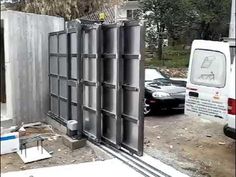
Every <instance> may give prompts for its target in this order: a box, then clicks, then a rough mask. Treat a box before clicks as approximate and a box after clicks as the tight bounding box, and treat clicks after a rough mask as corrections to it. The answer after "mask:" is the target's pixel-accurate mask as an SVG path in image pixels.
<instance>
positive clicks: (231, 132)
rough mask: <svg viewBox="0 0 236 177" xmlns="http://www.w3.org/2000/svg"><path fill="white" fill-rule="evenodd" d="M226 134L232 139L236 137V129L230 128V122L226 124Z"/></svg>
mask: <svg viewBox="0 0 236 177" xmlns="http://www.w3.org/2000/svg"><path fill="white" fill-rule="evenodd" d="M224 134H225V135H226V136H228V137H230V138H232V139H236V130H235V129H233V128H230V127H229V126H228V124H226V125H225V126H224Z"/></svg>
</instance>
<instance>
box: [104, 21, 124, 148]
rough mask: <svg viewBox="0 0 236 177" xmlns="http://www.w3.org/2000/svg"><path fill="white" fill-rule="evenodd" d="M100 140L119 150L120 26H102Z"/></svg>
mask: <svg viewBox="0 0 236 177" xmlns="http://www.w3.org/2000/svg"><path fill="white" fill-rule="evenodd" d="M101 35H102V37H101V47H102V48H101V53H102V55H101V71H102V72H101V83H102V92H101V99H102V100H101V101H102V102H101V103H102V105H101V113H102V140H103V141H104V142H106V143H108V144H110V145H112V146H115V147H116V148H121V141H122V140H121V111H120V103H121V102H120V92H121V87H120V86H121V79H120V78H121V77H120V68H121V66H120V60H121V50H120V46H121V41H122V40H120V37H121V35H120V24H106V25H105V24H104V25H102V33H101Z"/></svg>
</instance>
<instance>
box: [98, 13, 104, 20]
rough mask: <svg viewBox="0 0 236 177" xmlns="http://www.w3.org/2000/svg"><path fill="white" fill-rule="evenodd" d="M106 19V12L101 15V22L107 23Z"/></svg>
mask: <svg viewBox="0 0 236 177" xmlns="http://www.w3.org/2000/svg"><path fill="white" fill-rule="evenodd" d="M105 18H106V14H105V13H104V12H102V13H100V14H99V20H100V21H105Z"/></svg>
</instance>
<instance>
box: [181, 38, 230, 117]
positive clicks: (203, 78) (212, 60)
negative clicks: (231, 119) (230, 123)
mask: <svg viewBox="0 0 236 177" xmlns="http://www.w3.org/2000/svg"><path fill="white" fill-rule="evenodd" d="M229 72H230V50H229V44H228V43H225V42H214V41H203V40H196V41H194V42H193V44H192V50H191V55H190V64H189V73H188V79H187V87H186V100H185V114H187V115H189V116H195V117H201V118H207V119H211V120H219V119H224V118H226V113H227V100H228V96H227V93H228V89H229V88H228V87H229V86H228V85H229V77H228V76H229Z"/></svg>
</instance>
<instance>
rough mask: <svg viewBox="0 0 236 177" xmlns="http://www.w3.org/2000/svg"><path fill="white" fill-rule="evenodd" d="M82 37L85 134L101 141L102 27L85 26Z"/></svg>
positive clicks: (96, 25)
mask: <svg viewBox="0 0 236 177" xmlns="http://www.w3.org/2000/svg"><path fill="white" fill-rule="evenodd" d="M81 35H82V36H81V40H82V46H81V60H82V62H83V64H82V66H83V77H82V83H83V106H82V114H83V132H84V134H86V135H87V136H88V137H89V138H91V139H94V140H96V141H100V139H101V115H100V112H101V110H100V100H101V98H100V46H99V41H100V25H98V24H93V25H83V26H82V32H81Z"/></svg>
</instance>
